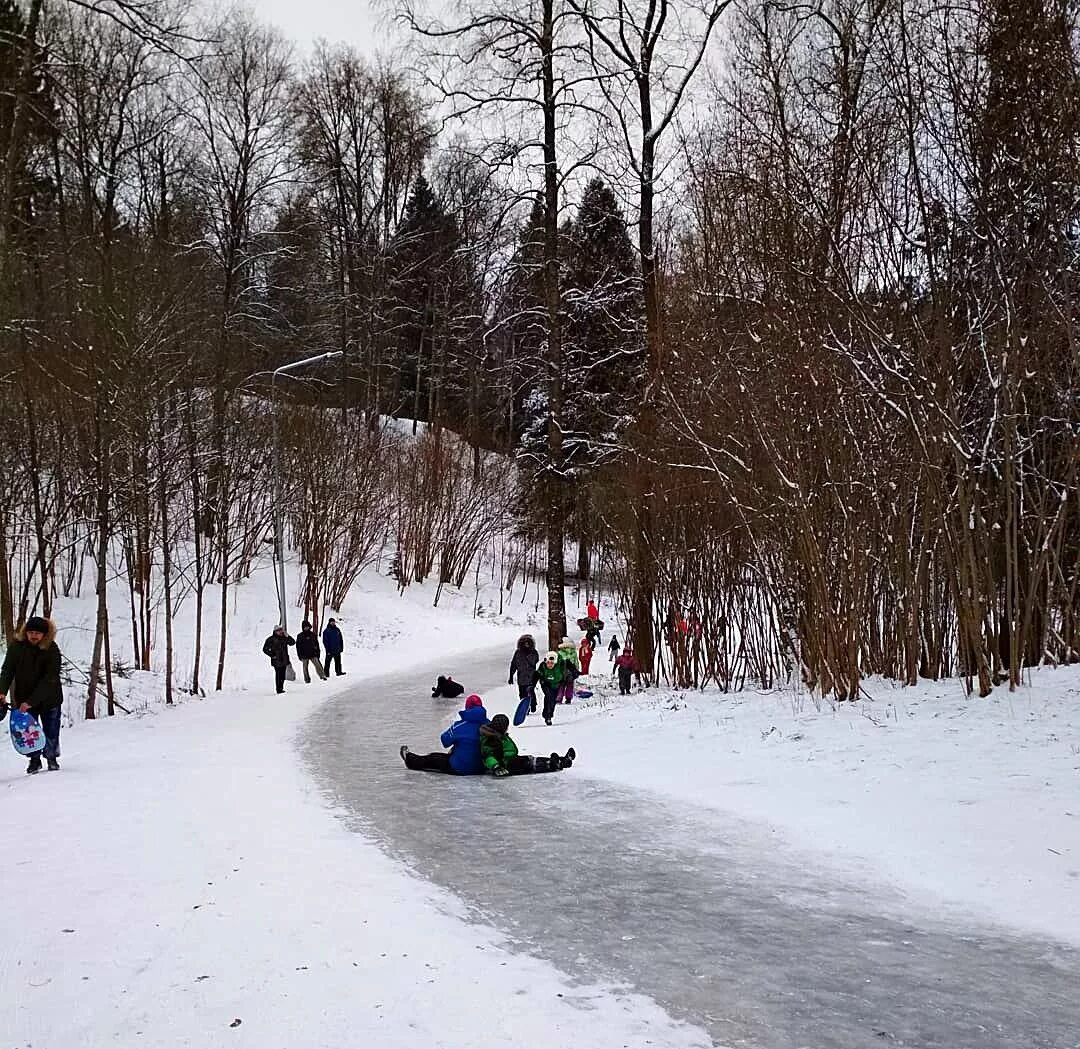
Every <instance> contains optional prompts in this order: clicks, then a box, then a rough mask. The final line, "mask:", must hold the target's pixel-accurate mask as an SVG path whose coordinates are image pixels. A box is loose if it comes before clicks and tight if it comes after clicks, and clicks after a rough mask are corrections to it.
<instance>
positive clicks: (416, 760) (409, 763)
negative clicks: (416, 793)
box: [405, 752, 454, 772]
mask: <svg viewBox="0 0 1080 1049" xmlns="http://www.w3.org/2000/svg"><path fill="white" fill-rule="evenodd" d="M405 767H406V768H410V769H414V770H415V771H417V772H453V771H454V770H453V769H452V768H451V767H450V755H449V754H413V753H412V752H409V753H408V754H406V755H405Z"/></svg>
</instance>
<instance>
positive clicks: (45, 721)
mask: <svg viewBox="0 0 1080 1049" xmlns="http://www.w3.org/2000/svg"><path fill="white" fill-rule="evenodd" d="M61 709H62V708H61V707H50V708H49V709H48V710H43V711H42V712H41V713H40V714H39V715H38V721H39V722H41V731H42V732H44V733H45V750H44V751H43V753H44V755H45V758H46V760H48V759H49V758H58V757H60V716H61Z"/></svg>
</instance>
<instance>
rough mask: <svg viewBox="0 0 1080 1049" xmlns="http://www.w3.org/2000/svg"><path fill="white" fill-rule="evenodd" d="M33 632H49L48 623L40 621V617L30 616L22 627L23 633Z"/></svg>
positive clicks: (43, 620)
mask: <svg viewBox="0 0 1080 1049" xmlns="http://www.w3.org/2000/svg"><path fill="white" fill-rule="evenodd" d="M31 631H32V632H33V633H35V634H47V633H48V632H49V621H48V620H47V619H42V617H41V616H31V617H30V618H29V619H28V620H27V621H26V625H25V626H24V627H23V632H24V633H29V632H31Z"/></svg>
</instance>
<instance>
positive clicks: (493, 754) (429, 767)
mask: <svg viewBox="0 0 1080 1049" xmlns="http://www.w3.org/2000/svg"><path fill="white" fill-rule="evenodd" d="M509 729H510V719H509V718H508V717H507V716H506V715H505V714H496V715H495V716H494V717H493V718H491V719H490V721H489V720H488V716H487V711H486V710H485V709H484V705H483V700H481V698H480V697H479V696H469V698H468V699H467V700H466V701H465V709H464V710H462V711H461V712H460V713H459V715H458V720H457V721H456V722H454V724H453V725H451V726H450V727H449V728H448V729H447V730H446V731H445V732H444V733H443V734H442V737H441V742H442V745H443V746H444V747H447V748H448V749H449V753H438V752H436V753H434V754H414V753H413V752H412V751H411V750H409V748H408V747H407V746H402V748H401V751H400V753H401V760H402V761H403V762H405V767H406V768H408V769H412V770H413V771H416V772H446V773H450V774H452V775H457V776H479V775H483V774H484V773H489V774H491V775H493V776H497V777H503V776H527V775H530V774H532V773H537V772H560V771H562V770H563V769H568V768H570V767H571V766H572V765H573V764H574V759H575V758H576V757H577V753H576V751H575V750H574V748H573V747H571V748H570V749H569V750H568V751H567V752H566V753H565V754H564V755H561V756H560V755H559V754H557V753H555V752H552V753H551V754H550V755H548V756H547V757H533V756H531V755H529V754H520V753H518V748H517V744H516V743H515V742H514V741H513V740H512V739H511V738H510V734H509Z"/></svg>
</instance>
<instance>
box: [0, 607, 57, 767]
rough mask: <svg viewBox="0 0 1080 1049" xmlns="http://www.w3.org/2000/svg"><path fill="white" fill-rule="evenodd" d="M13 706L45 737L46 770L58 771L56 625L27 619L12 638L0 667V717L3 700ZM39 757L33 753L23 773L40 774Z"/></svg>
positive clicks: (5, 709) (40, 618)
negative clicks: (36, 723) (34, 722)
mask: <svg viewBox="0 0 1080 1049" xmlns="http://www.w3.org/2000/svg"><path fill="white" fill-rule="evenodd" d="M9 694H10V695H11V702H12V705H13V706H16V707H18V708H19V710H21V711H23V712H24V713H29V714H33V715H34V717H36V718H37V719H38V721H39V722H40V723H41V730H42V732H43V733H44V735H45V750H44V756H45V760H46V761H47V762H48V763H49V769H50V771H56V770H57V769H59V768H60V763H59V761H58V760H57V759H58V758H59V757H60V714H61V707H62V706H63V704H64V686H63V684H62V683H61V681H60V649H59V648H58V647H57V644H56V624H55V623H53V622H52V620H51V619H45V618H43V617H42V616H31V617H30V618H29V619H28V620H27V621H26V623H25V624H24V626H23V628H22V629H21V630H20V631H19V632H18V633H17V634H16V635H15V640H14V641H12V642H11V644H10V645H9V646H8V650H7V653H6V654H5V656H4V665H3V667H2V668H0V716H2V715H3V714H6V713H7V709H8V702H7V697H8V695H9ZM41 758H42V755H41V754H33V755H31V757H30V764H29V765H28V766H27V769H26V771H27V772H28V773H30V774H33V773H35V772H40V771H41Z"/></svg>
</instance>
